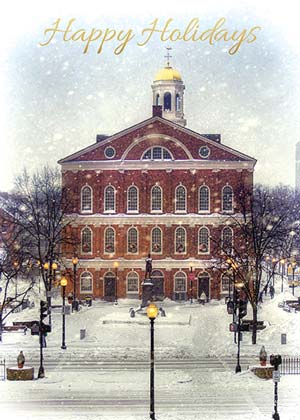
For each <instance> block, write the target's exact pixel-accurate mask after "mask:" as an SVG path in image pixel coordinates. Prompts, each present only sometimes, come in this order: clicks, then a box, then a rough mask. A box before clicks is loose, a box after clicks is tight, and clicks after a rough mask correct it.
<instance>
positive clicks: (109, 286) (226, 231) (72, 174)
mask: <svg viewBox="0 0 300 420" xmlns="http://www.w3.org/2000/svg"><path fill="white" fill-rule="evenodd" d="M184 88H185V86H184V84H183V81H182V77H181V75H180V73H179V72H178V71H177V70H175V69H173V68H172V67H171V66H170V65H169V63H167V65H166V67H165V68H163V69H162V70H160V71H159V72H158V74H157V75H156V77H155V80H154V82H153V84H152V91H153V107H152V116H151V117H150V118H149V119H147V120H145V121H142V122H139V123H138V124H136V125H134V126H132V127H128V128H126V129H124V130H123V131H121V132H119V133H116V134H114V135H112V136H102V135H98V136H97V142H96V143H95V144H92V145H91V146H89V147H87V148H85V149H83V150H80V151H78V152H76V153H74V154H72V155H70V156H68V157H66V158H64V159H61V160H60V161H59V163H60V165H61V168H62V176H63V184H64V186H65V187H66V188H67V189H69V190H71V191H72V192H73V196H74V200H73V203H72V207H73V214H74V215H76V216H77V217H76V219H75V220H74V222H73V223H72V226H71V229H72V231H73V234H74V236H75V237H77V238H78V240H79V242H80V247H79V249H78V250H77V251H76V252H77V256H78V258H79V263H78V273H77V274H78V275H77V281H78V285H77V286H76V289H77V293H78V295H80V296H81V297H84V296H86V295H93V296H94V297H99V298H103V299H106V300H113V299H114V296H115V294H116V293H117V295H118V297H128V298H129V297H140V295H141V291H142V287H141V283H142V281H143V280H144V278H145V258H146V257H147V255H148V253H150V254H151V257H152V259H153V268H152V276H151V278H152V281H153V283H154V288H155V295H156V296H157V297H158V298H161V299H162V298H164V297H169V298H172V299H187V298H189V296H190V293H191V290H190V279H189V273H190V271H191V270H192V271H193V273H194V274H195V281H194V282H193V287H192V292H193V295H194V297H195V298H199V297H200V296H201V295H202V293H203V292H204V293H205V295H206V297H207V299H210V298H215V299H219V298H221V297H222V296H224V295H225V294H227V291H228V278H227V277H226V278H225V277H222V274H221V273H220V271H219V270H214V269H213V266H214V264H215V261H216V258H217V255H216V254H215V252H216V251H215V248H216V247H215V246H214V243H213V241H212V240H211V238H217V239H218V240H220V241H221V240H222V241H224V242H225V241H227V243H232V242H233V241H234V240H235V232H234V230H233V229H232V228H231V227H230V226H228V224H227V223H226V221H228V215H232V214H234V213H236V212H238V209H237V208H236V200H235V194H236V189H237V186H240V185H241V184H242V185H247V186H250V187H251V186H252V185H253V170H254V166H255V162H256V161H255V159H253V158H251V157H249V156H247V155H245V154H243V153H241V152H238V151H236V150H233V149H231V148H230V147H227V146H225V145H224V144H222V143H221V136H220V135H219V134H198V133H196V132H194V131H192V130H190V129H188V128H186V119H185V116H184V101H183V95H184ZM119 118H122V115H120V116H119ZM64 252H65V259H66V264H67V265H68V266H69V267H70V268H71V267H72V256H73V255H72V252H74V251H72V250H71V249H65V251H64ZM71 280H72V279H71ZM68 288H69V291H71V290H72V288H73V285H72V281H71V282H69V285H68Z"/></svg>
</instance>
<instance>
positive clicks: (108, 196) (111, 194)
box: [104, 185, 116, 213]
mask: <svg viewBox="0 0 300 420" xmlns="http://www.w3.org/2000/svg"><path fill="white" fill-rule="evenodd" d="M104 211H105V212H108V213H114V212H115V211H116V203H115V189H114V187H112V186H111V185H109V186H108V187H106V188H105V191H104Z"/></svg>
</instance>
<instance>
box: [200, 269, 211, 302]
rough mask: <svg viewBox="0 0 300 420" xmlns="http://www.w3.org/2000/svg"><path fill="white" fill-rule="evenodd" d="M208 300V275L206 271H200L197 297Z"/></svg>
mask: <svg viewBox="0 0 300 420" xmlns="http://www.w3.org/2000/svg"><path fill="white" fill-rule="evenodd" d="M204 295H205V300H206V301H208V300H209V295H210V294H209V275H208V274H207V273H201V274H199V276H198V299H203V298H204Z"/></svg>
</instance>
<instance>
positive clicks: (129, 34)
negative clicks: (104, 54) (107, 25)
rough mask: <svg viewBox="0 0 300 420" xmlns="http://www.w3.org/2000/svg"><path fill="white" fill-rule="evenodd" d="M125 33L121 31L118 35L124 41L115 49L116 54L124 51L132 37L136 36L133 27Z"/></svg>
mask: <svg viewBox="0 0 300 420" xmlns="http://www.w3.org/2000/svg"><path fill="white" fill-rule="evenodd" d="M123 33H124V31H120V32H119V33H118V36H117V40H118V41H124V42H121V44H120V45H119V46H118V47H117V48H115V49H114V53H115V54H116V55H119V54H121V53H122V52H123V51H124V49H125V47H126V46H127V44H128V42H129V41H131V40H132V38H133V37H134V33H133V30H132V29H129V31H127V32H125V33H124V35H123Z"/></svg>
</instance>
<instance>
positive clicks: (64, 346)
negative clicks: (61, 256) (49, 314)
mask: <svg viewBox="0 0 300 420" xmlns="http://www.w3.org/2000/svg"><path fill="white" fill-rule="evenodd" d="M67 284H68V280H67V279H66V278H65V277H62V278H61V280H60V285H61V286H62V288H63V295H62V298H63V306H62V343H61V348H62V349H63V350H66V348H67V346H66V342H65V340H66V323H65V315H66V314H65V309H66V308H65V300H66V285H67Z"/></svg>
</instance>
